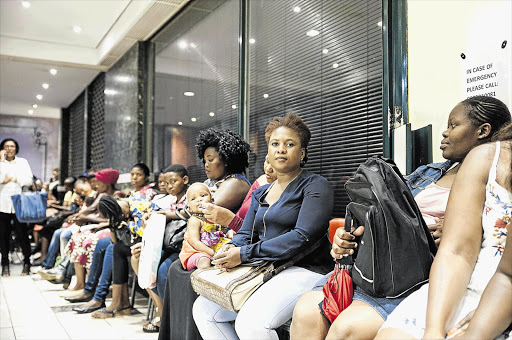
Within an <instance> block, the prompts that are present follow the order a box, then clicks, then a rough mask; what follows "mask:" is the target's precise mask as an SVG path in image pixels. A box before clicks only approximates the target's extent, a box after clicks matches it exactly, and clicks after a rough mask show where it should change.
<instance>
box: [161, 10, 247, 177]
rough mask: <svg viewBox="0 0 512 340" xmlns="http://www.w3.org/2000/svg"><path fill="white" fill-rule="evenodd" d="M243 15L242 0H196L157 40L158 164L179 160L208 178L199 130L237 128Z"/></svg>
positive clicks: (167, 163)
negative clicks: (240, 19)
mask: <svg viewBox="0 0 512 340" xmlns="http://www.w3.org/2000/svg"><path fill="white" fill-rule="evenodd" d="M238 17H239V1H238V0H198V1H194V2H193V3H192V4H190V5H189V6H188V7H187V8H186V9H185V11H184V12H183V14H182V15H180V16H179V17H178V18H177V19H175V20H173V21H172V22H171V23H170V24H169V25H167V27H166V28H165V29H164V30H163V31H162V32H161V33H160V34H159V35H158V36H157V37H156V38H155V39H154V40H153V41H154V42H155V48H156V61H155V68H156V78H155V119H154V150H153V154H154V160H153V162H154V164H153V167H154V169H161V168H163V167H166V166H168V165H170V164H176V163H179V164H183V165H184V166H185V167H186V168H188V170H189V175H190V177H191V181H192V182H194V181H199V180H203V179H205V175H204V168H203V165H202V164H201V163H200V161H199V159H198V157H197V155H196V151H195V140H196V136H197V134H198V132H199V131H200V130H201V129H205V128H209V127H216V128H219V129H231V130H233V131H237V115H238V111H237V110H233V109H232V107H233V105H235V108H236V107H237V106H236V104H237V103H238V68H239V64H238Z"/></svg>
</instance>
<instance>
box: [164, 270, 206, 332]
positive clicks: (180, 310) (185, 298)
mask: <svg viewBox="0 0 512 340" xmlns="http://www.w3.org/2000/svg"><path fill="white" fill-rule="evenodd" d="M192 272H193V271H188V270H186V269H183V267H182V265H181V261H179V260H178V261H174V262H173V264H171V267H170V268H169V271H168V272H167V282H166V283H165V296H164V298H163V299H162V300H163V302H164V306H163V308H162V316H161V317H160V332H159V334H158V340H182V339H187V340H202V338H201V334H199V330H198V329H197V327H196V323H195V322H194V319H193V318H192V306H193V305H194V302H195V301H196V299H197V297H198V295H197V293H196V292H194V290H193V289H192V285H191V284H190V275H191V274H192Z"/></svg>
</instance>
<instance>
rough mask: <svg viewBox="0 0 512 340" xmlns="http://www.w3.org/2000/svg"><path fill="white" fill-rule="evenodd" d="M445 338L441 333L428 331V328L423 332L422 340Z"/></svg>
mask: <svg viewBox="0 0 512 340" xmlns="http://www.w3.org/2000/svg"><path fill="white" fill-rule="evenodd" d="M444 338H445V336H444V334H443V332H441V331H437V330H429V329H428V328H427V329H426V330H425V334H423V338H422V339H425V340H441V339H444Z"/></svg>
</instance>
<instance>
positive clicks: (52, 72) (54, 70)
mask: <svg viewBox="0 0 512 340" xmlns="http://www.w3.org/2000/svg"><path fill="white" fill-rule="evenodd" d="M50 73H51V74H52V75H53V76H54V75H56V74H57V70H56V69H54V68H52V69H51V70H50Z"/></svg>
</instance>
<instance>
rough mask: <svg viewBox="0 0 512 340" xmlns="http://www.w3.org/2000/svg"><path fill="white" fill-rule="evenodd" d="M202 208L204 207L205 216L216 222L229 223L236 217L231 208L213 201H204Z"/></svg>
mask: <svg viewBox="0 0 512 340" xmlns="http://www.w3.org/2000/svg"><path fill="white" fill-rule="evenodd" d="M200 208H203V209H204V210H203V212H204V217H205V218H206V219H207V220H208V221H210V222H212V223H214V224H220V225H229V223H231V221H232V220H233V218H234V217H235V214H233V212H232V211H231V210H229V209H226V208H223V207H221V206H218V205H215V204H212V203H203V204H201V205H200Z"/></svg>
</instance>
